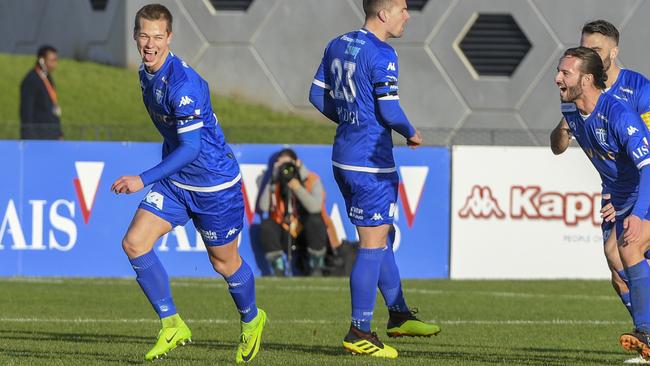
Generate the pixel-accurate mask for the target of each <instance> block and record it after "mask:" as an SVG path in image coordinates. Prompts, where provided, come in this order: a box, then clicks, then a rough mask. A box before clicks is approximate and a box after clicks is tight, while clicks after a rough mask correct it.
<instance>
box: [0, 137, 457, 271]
mask: <svg viewBox="0 0 650 366" xmlns="http://www.w3.org/2000/svg"><path fill="white" fill-rule="evenodd" d="M282 147H283V146H281V145H234V146H233V150H234V152H235V154H236V156H237V159H238V161H239V163H240V166H241V171H242V176H243V188H242V189H243V192H244V198H245V201H246V202H245V203H246V215H245V219H244V230H243V231H242V234H241V235H240V252H241V254H242V257H243V258H244V259H245V260H246V261H248V262H249V263H251V266H252V267H254V268H255V271H256V273H257V274H258V275H259V274H260V273H266V272H267V271H268V267H267V264H266V261H265V260H264V253H262V251H261V249H260V248H259V244H258V240H259V238H258V234H257V233H258V231H257V229H258V225H257V224H258V223H259V222H260V217H259V215H258V214H256V211H255V207H256V201H257V194H258V191H259V189H260V187H259V185H260V183H261V182H262V180H263V177H264V174H265V172H266V170H267V166H268V165H269V158H270V156H271V155H272V154H273V153H275V152H277V151H279V150H280V149H281V148H282ZM293 148H294V149H295V150H296V152H297V154H298V156H299V158H300V159H301V160H302V161H303V162H304V163H305V165H306V166H307V167H308V168H309V169H310V170H312V171H314V172H316V173H317V174H318V175H320V177H321V179H322V181H323V183H324V187H325V190H326V205H325V206H326V209H327V212H328V214H329V215H330V217H331V218H332V221H333V222H334V225H335V228H336V230H337V232H338V235H339V238H341V239H345V238H347V239H348V240H356V230H355V229H354V226H352V225H351V224H350V222H349V220H348V218H347V215H346V212H345V204H344V202H343V198H342V197H341V194H340V193H339V191H338V187H337V186H336V183H335V181H334V178H333V176H332V168H331V160H330V155H331V148H330V147H329V146H293ZM160 149H161V147H160V144H158V143H119V142H67V141H66V142H63V141H0V156H2V157H3V164H4V169H5V172H9V174H6V175H5V176H3V182H2V186H3V189H2V190H0V220H1V221H0V275H1V276H131V275H133V271H132V269H131V268H130V265H129V262H128V260H127V258H126V256H125V254H124V253H123V251H122V248H121V240H122V237H123V235H124V233H125V231H126V229H127V227H128V225H129V222H130V221H131V218H132V217H133V213H134V212H135V210H136V208H137V206H138V204H139V202H140V201H141V200H142V198H143V197H144V196H145V195H146V193H147V192H148V190H147V189H144V190H142V191H141V192H138V193H136V194H133V195H119V196H118V195H115V194H113V193H111V192H110V186H111V184H112V183H113V181H114V180H115V179H117V178H118V177H119V176H121V175H130V174H138V173H140V172H142V171H143V170H145V169H147V168H149V167H152V166H154V165H155V164H157V163H158V161H159V160H160ZM395 159H396V161H397V163H398V170H399V173H400V176H401V182H400V187H399V197H398V202H397V211H396V227H397V235H396V242H395V248H396V258H397V261H398V264H399V266H400V271H401V273H402V276H403V277H405V278H446V277H448V276H449V205H450V197H449V189H450V186H449V185H450V157H449V150H448V149H445V148H421V149H418V150H410V149H407V148H397V149H395ZM155 249H156V251H157V253H158V254H159V256H160V258H161V260H162V261H163V263H164V264H165V266H166V268H167V270H168V272H169V274H170V275H171V276H214V275H215V274H214V271H213V269H212V267H211V265H210V263H209V261H208V257H207V253H206V251H205V247H204V245H203V242H202V240H201V236H200V235H199V234H198V233H197V232H196V230H195V229H194V227H193V225H192V224H191V222H190V223H188V225H186V226H184V227H176V228H174V230H173V231H172V232H171V233H169V234H168V235H166V236H164V237H163V238H162V239H161V240H160V241H159V242H158V243H157V244H156V246H155Z"/></svg>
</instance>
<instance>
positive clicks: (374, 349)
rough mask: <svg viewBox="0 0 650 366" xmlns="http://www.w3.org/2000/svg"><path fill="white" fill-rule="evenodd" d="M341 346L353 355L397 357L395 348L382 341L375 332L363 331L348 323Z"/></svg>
mask: <svg viewBox="0 0 650 366" xmlns="http://www.w3.org/2000/svg"><path fill="white" fill-rule="evenodd" d="M343 348H345V350H346V351H348V352H350V353H352V354H353V355H367V356H372V357H383V358H397V350H396V349H395V348H393V347H391V346H389V345H387V344H384V343H382V342H381V341H380V340H379V338H378V337H377V333H375V332H368V333H366V332H364V331H362V330H360V329H358V328H356V327H355V326H353V325H350V330H349V331H348V334H347V335H346V336H345V338H344V339H343Z"/></svg>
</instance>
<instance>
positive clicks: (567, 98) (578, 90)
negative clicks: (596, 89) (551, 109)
mask: <svg viewBox="0 0 650 366" xmlns="http://www.w3.org/2000/svg"><path fill="white" fill-rule="evenodd" d="M581 95H582V86H581V85H580V84H576V85H574V86H568V85H567V87H566V91H565V92H564V96H562V94H560V100H561V101H562V103H570V102H573V101H575V100H576V99H578V98H579V97H580V96H581Z"/></svg>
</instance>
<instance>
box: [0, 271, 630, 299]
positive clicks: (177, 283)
mask: <svg viewBox="0 0 650 366" xmlns="http://www.w3.org/2000/svg"><path fill="white" fill-rule="evenodd" d="M3 281H6V282H17V283H36V284H40V283H44V284H64V283H66V281H65V280H64V279H62V278H51V279H48V278H37V277H35V278H30V277H17V278H7V279H2V278H0V282H3ZM265 282H267V283H268V282H275V281H265ZM277 282H280V281H277ZM300 282H302V281H290V282H288V283H286V282H285V283H282V284H279V283H276V284H267V283H264V284H260V283H256V284H255V287H257V289H259V290H285V291H322V292H348V291H349V288H348V287H347V285H344V286H313V285H305V284H302V283H300ZM71 283H77V284H83V285H109V286H112V285H129V286H130V285H133V284H135V281H134V280H132V279H113V280H111V279H87V280H82V281H78V280H75V281H74V282H71ZM292 283H295V285H292ZM171 285H172V287H197V288H215V289H221V288H227V286H226V284H225V283H224V282H223V281H221V280H220V279H216V278H215V280H214V282H210V281H209V280H206V281H197V282H192V281H186V280H172V281H171ZM403 291H404V293H407V294H421V295H438V296H439V295H479V296H491V297H508V298H522V299H548V298H553V299H560V300H589V301H593V300H596V301H615V302H618V301H620V299H619V298H618V297H617V296H614V295H567V294H539V293H526V292H505V291H460V290H456V291H448V290H430V289H418V288H404V290H403Z"/></svg>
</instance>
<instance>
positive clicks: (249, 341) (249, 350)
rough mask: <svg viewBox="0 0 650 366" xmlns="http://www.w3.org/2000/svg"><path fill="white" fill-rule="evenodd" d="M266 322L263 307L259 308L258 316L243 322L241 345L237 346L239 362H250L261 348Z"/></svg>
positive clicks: (236, 357)
mask: <svg viewBox="0 0 650 366" xmlns="http://www.w3.org/2000/svg"><path fill="white" fill-rule="evenodd" d="M265 323H266V313H265V312H264V310H262V309H259V308H258V309H257V316H256V317H255V318H253V320H251V321H250V322H248V323H244V322H241V335H240V336H239V346H238V347H237V356H235V361H236V362H237V363H243V362H249V361H251V360H252V359H253V358H255V356H257V352H258V351H259V350H260V342H262V331H263V330H264V324H265Z"/></svg>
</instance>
